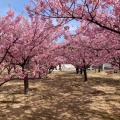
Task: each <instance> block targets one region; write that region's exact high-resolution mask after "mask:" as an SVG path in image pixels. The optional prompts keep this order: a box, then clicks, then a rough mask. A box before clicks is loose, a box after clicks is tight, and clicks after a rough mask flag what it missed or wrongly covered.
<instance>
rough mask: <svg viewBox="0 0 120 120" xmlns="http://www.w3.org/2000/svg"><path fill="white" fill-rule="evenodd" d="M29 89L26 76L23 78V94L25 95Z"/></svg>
mask: <svg viewBox="0 0 120 120" xmlns="http://www.w3.org/2000/svg"><path fill="white" fill-rule="evenodd" d="M28 89H29V83H28V74H26V75H25V77H24V94H27V92H28Z"/></svg>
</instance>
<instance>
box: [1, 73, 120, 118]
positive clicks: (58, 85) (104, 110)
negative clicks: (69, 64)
mask: <svg viewBox="0 0 120 120" xmlns="http://www.w3.org/2000/svg"><path fill="white" fill-rule="evenodd" d="M15 85H16V86H15ZM119 87H120V80H114V79H110V78H101V77H89V81H88V82H84V81H83V76H82V75H76V74H75V73H74V72H71V71H69V72H54V73H52V74H50V75H49V76H48V77H46V78H45V79H42V80H31V81H30V90H29V93H28V94H27V95H24V94H22V93H23V91H22V89H23V83H22V82H17V84H16V83H15V82H12V81H11V82H10V83H9V84H8V83H7V84H6V85H5V86H3V87H2V88H0V98H1V99H0V107H1V109H0V120H9V119H10V120H119V118H120V112H119V111H120V88H119Z"/></svg>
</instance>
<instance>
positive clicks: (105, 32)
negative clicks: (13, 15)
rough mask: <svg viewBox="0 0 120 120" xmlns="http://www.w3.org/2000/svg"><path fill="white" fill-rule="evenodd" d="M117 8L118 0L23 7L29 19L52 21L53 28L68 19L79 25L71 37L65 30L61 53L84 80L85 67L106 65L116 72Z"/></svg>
mask: <svg viewBox="0 0 120 120" xmlns="http://www.w3.org/2000/svg"><path fill="white" fill-rule="evenodd" d="M119 8H120V1H119V0H33V1H32V4H31V5H30V6H27V7H26V9H27V11H28V13H29V15H30V16H31V17H34V16H36V15H38V16H40V17H41V18H42V19H51V20H52V19H56V22H57V24H56V26H63V25H65V24H66V23H68V22H69V21H71V20H76V22H80V25H81V27H78V29H77V30H76V32H75V34H74V35H72V34H71V33H69V30H68V29H69V28H68V27H65V30H66V31H67V32H68V33H67V35H65V39H66V41H67V44H66V43H65V44H64V45H63V48H64V49H63V48H62V49H61V54H62V55H64V57H65V58H67V62H69V63H72V64H73V65H75V66H78V67H80V68H81V69H83V71H84V75H85V80H87V75H86V69H87V67H88V66H89V65H98V66H100V65H101V64H103V63H105V62H109V63H111V64H112V65H113V67H114V68H115V69H116V68H119V69H120V9H119ZM62 50H63V51H62Z"/></svg>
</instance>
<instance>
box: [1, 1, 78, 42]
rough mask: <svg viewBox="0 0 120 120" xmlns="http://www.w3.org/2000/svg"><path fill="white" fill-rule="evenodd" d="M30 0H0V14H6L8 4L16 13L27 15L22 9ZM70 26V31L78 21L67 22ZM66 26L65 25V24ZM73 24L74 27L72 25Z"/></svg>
mask: <svg viewBox="0 0 120 120" xmlns="http://www.w3.org/2000/svg"><path fill="white" fill-rule="evenodd" d="M29 2H30V0H0V15H6V13H7V11H8V5H10V8H11V9H13V10H14V11H15V12H16V14H17V15H19V14H23V15H25V16H26V17H28V14H27V12H26V11H25V10H24V6H25V5H29ZM67 25H68V26H69V27H70V31H71V32H74V30H75V29H76V28H77V27H78V26H80V24H79V23H78V22H76V21H75V20H74V21H71V22H69V23H68V24H67ZM65 26H66V25H65ZM73 26H74V27H73ZM63 39H64V38H63V37H61V38H60V39H59V40H58V41H59V42H60V41H62V40H63Z"/></svg>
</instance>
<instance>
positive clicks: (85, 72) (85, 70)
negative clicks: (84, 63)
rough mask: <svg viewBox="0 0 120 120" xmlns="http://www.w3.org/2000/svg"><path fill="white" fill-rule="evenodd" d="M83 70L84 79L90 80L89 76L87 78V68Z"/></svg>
mask: <svg viewBox="0 0 120 120" xmlns="http://www.w3.org/2000/svg"><path fill="white" fill-rule="evenodd" d="M83 72H84V81H87V80H88V78H87V69H86V68H84V69H83Z"/></svg>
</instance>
